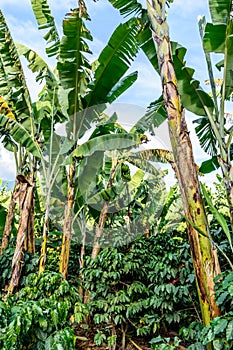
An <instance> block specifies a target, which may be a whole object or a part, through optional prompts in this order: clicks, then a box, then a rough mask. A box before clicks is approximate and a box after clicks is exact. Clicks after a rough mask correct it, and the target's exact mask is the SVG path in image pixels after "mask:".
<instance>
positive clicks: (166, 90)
mask: <svg viewBox="0 0 233 350" xmlns="http://www.w3.org/2000/svg"><path fill="white" fill-rule="evenodd" d="M110 2H111V3H113V5H114V6H115V7H117V8H118V9H120V10H121V12H124V14H131V15H132V13H133V14H135V9H136V13H137V14H136V15H137V16H139V17H140V16H141V17H143V18H144V23H145V27H147V28H148V23H149V22H151V26H152V35H149V34H148V29H147V32H146V34H145V33H143V32H142V34H141V36H139V40H141V43H142V45H141V46H142V49H143V50H144V52H145V53H146V55H147V56H148V58H149V59H150V60H151V63H152V64H153V66H154V68H155V70H156V71H157V72H159V74H160V76H161V80H162V85H163V98H164V103H165V107H166V111H167V116H168V123H169V130H170V139H171V143H172V148H173V156H174V163H175V168H176V174H177V178H178V181H179V184H180V190H181V196H182V200H183V205H184V211H185V215H186V217H188V218H189V219H190V221H194V222H195V223H196V226H198V227H201V228H202V230H203V231H204V232H205V236H201V235H199V234H198V232H197V231H196V230H195V229H194V227H193V226H192V225H190V224H189V223H188V224H187V226H188V235H189V240H190V246H191V251H192V257H193V262H194V270H195V274H196V280H197V287H198V293H199V301H200V306H201V310H202V317H203V321H204V323H205V324H209V323H210V319H211V318H212V317H214V316H217V315H218V314H219V309H218V307H217V305H216V303H215V301H214V298H213V292H214V277H215V275H216V271H215V266H216V265H217V266H218V261H217V260H216V261H214V260H213V254H212V249H213V247H212V246H211V242H210V239H209V238H208V235H209V232H208V226H207V220H206V216H205V211H204V207H203V203H202V199H201V195H200V188H199V183H198V176H197V170H196V166H195V163H194V159H193V154H192V146H191V141H190V139H189V134H188V131H187V127H186V122H185V117H184V107H185V108H187V109H189V110H192V111H194V112H196V113H197V114H199V115H204V116H205V115H206V113H207V108H209V109H210V110H213V108H214V105H213V102H212V100H211V98H210V96H208V94H206V93H205V92H204V91H203V90H202V89H201V88H200V84H199V82H197V81H195V80H194V79H193V73H194V71H193V70H192V69H190V68H188V67H186V66H185V63H184V61H183V59H184V55H185V52H186V50H185V49H184V48H182V47H181V46H180V45H178V44H177V43H170V39H169V33H168V25H167V22H166V14H165V13H166V11H165V7H166V1H152V4H151V3H150V2H149V1H148V2H147V9H148V16H149V20H150V21H148V16H147V15H145V11H142V9H141V6H140V5H138V4H137V1H131V2H130V3H128V2H127V4H126V1H118V0H113V1H110ZM170 2H171V1H170ZM152 38H153V39H152ZM152 40H153V41H154V47H156V50H157V54H156V52H155V50H154V49H153V45H151V41H152ZM181 135H182V137H181ZM207 261H208V263H207V264H206V262H207ZM209 348H211V344H210V345H209Z"/></svg>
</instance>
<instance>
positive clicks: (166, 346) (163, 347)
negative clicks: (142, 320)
mask: <svg viewBox="0 0 233 350" xmlns="http://www.w3.org/2000/svg"><path fill="white" fill-rule="evenodd" d="M179 343H180V340H179V338H177V337H175V338H174V340H173V341H171V339H170V338H163V337H161V336H160V335H159V336H158V337H156V338H153V339H151V341H150V344H151V347H152V349H153V350H175V349H177V346H178V345H179Z"/></svg>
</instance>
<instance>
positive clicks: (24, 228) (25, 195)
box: [8, 183, 34, 294]
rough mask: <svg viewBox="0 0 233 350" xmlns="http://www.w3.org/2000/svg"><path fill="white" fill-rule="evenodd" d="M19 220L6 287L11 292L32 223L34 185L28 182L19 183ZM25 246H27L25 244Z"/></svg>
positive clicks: (19, 270)
mask: <svg viewBox="0 0 233 350" xmlns="http://www.w3.org/2000/svg"><path fill="white" fill-rule="evenodd" d="M20 188H21V191H20V196H19V198H20V203H19V204H20V221H19V228H18V232H17V241H16V247H15V252H14V256H13V260H12V277H11V281H10V285H9V288H8V293H10V294H11V293H13V291H14V289H15V288H17V287H18V285H19V280H20V276H21V272H22V267H23V263H24V261H23V260H24V254H23V247H24V246H25V240H27V237H28V236H29V235H30V233H29V232H28V230H29V229H31V225H32V217H31V214H32V209H33V190H34V187H33V186H32V185H30V184H29V183H20ZM26 246H28V245H27V244H26Z"/></svg>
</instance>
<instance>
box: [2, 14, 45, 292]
mask: <svg viewBox="0 0 233 350" xmlns="http://www.w3.org/2000/svg"><path fill="white" fill-rule="evenodd" d="M0 18H1V21H0V22H1V23H0V27H1V28H0V32H1V34H0V47H1V58H0V75H1V85H0V95H1V102H2V104H1V115H0V132H1V135H2V136H3V141H4V143H5V145H7V146H8V149H10V150H12V151H14V154H15V157H16V165H17V171H18V175H17V184H16V186H15V191H14V193H13V195H12V200H11V203H10V207H9V211H8V215H7V218H6V225H5V230H4V238H3V242H2V247H3V248H6V247H7V245H8V241H9V238H10V234H11V228H12V222H13V217H14V210H15V201H16V197H18V200H19V210H20V221H19V226H18V233H17V243H16V250H15V254H14V258H13V261H12V279H11V283H10V287H9V292H12V291H13V289H14V288H15V287H17V285H18V281H19V277H20V274H21V269H22V264H23V247H24V248H26V249H27V250H29V251H30V252H34V246H35V244H34V239H35V238H34V231H33V228H34V224H33V190H34V187H35V168H36V162H37V161H36V159H39V158H40V155H41V152H40V148H39V146H38V143H37V141H36V140H35V137H34V135H35V134H36V129H35V118H34V111H33V108H32V103H31V99H30V95H29V91H28V89H27V85H26V81H25V78H24V74H23V70H22V66H21V62H20V60H19V56H18V52H17V49H16V46H15V43H14V42H13V40H12V38H11V35H10V32H9V29H8V27H7V24H6V22H5V19H4V16H3V14H2V12H0ZM9 146H10V148H9ZM25 166H26V168H27V169H25ZM25 171H26V172H25ZM17 191H18V194H19V195H16V194H17V193H16V192H17Z"/></svg>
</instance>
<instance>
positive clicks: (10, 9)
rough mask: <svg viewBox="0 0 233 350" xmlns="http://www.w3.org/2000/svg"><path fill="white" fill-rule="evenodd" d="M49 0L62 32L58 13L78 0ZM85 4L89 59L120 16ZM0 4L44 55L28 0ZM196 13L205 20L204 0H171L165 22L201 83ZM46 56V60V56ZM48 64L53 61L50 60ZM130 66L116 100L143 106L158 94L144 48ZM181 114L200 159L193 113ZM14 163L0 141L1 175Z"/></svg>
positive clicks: (17, 31)
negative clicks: (132, 79) (129, 78)
mask: <svg viewBox="0 0 233 350" xmlns="http://www.w3.org/2000/svg"><path fill="white" fill-rule="evenodd" d="M48 3H49V5H50V7H51V10H52V14H53V16H54V17H55V20H56V23H57V26H58V29H59V32H60V34H61V35H62V26H61V24H62V19H63V18H64V15H65V13H67V12H69V10H70V9H71V8H75V7H76V6H77V1H74V0H67V1H57V0H48ZM141 3H142V4H143V5H145V1H141ZM86 4H87V8H88V13H89V15H90V17H91V21H90V22H88V23H87V27H88V29H89V30H90V31H91V34H92V36H93V42H92V43H90V48H91V50H92V52H93V57H92V59H91V60H93V59H95V58H97V57H98V54H99V53H100V52H101V50H102V49H103V47H104V46H105V44H106V43H107V41H108V39H109V37H110V35H111V34H112V32H113V30H114V29H115V28H116V26H117V25H118V24H119V23H120V22H122V21H125V19H124V18H123V17H121V16H120V15H119V13H118V11H117V10H116V9H114V8H113V7H112V5H111V4H110V3H109V2H108V1H107V0H98V1H97V2H94V1H93V0H87V1H86ZM0 9H1V10H2V12H3V14H4V16H5V18H6V20H7V23H8V26H9V28H10V30H11V34H12V36H13V39H14V40H16V41H19V42H22V43H24V44H26V45H27V46H29V47H31V48H32V49H34V50H35V51H37V52H38V53H39V54H40V55H41V56H42V57H44V58H46V55H45V52H44V40H43V37H42V33H41V32H39V31H38V30H37V26H36V22H35V19H34V17H33V12H32V10H31V5H30V0H20V1H19V0H0ZM198 15H205V16H206V17H207V20H208V19H209V12H208V0H186V1H183V0H174V3H173V4H171V7H170V9H169V11H168V23H169V28H170V37H171V40H173V41H177V42H179V43H180V44H182V45H183V46H185V47H186V48H187V49H188V51H187V55H186V61H187V65H188V66H190V67H192V68H194V69H195V78H196V79H198V80H200V81H201V85H202V86H203V87H204V88H205V83H204V81H205V79H208V76H207V71H206V67H205V60H204V55H203V52H202V48H201V41H200V37H199V31H198V22H197V17H198ZM46 60H47V61H48V59H47V58H46ZM50 64H51V65H52V64H53V61H52V60H51V61H50ZM135 70H137V71H138V80H137V82H136V83H135V84H134V85H133V86H132V87H131V88H130V89H129V90H128V91H127V92H126V93H125V94H124V95H123V96H122V97H121V98H120V99H118V100H117V102H120V103H127V104H133V105H135V103H136V104H137V105H138V106H140V107H143V108H146V106H148V105H149V103H150V102H151V101H153V100H155V99H156V98H157V97H159V96H160V95H161V83H160V79H159V76H157V75H156V73H155V71H154V70H153V68H152V66H151V65H150V63H149V62H148V61H147V59H146V57H144V55H143V53H140V54H139V55H138V57H137V58H136V60H135V61H134V63H133V65H132V67H131V68H130V70H129V71H128V73H130V72H133V71H135ZM26 78H27V83H28V86H29V88H30V91H31V93H32V98H33V99H35V98H36V94H37V88H36V85H35V82H34V78H33V75H32V74H31V73H30V72H29V71H28V70H26ZM135 101H136V102H135ZM186 118H187V122H188V127H189V130H190V132H191V139H192V144H193V148H194V155H195V160H196V162H197V164H200V163H201V162H202V161H203V160H204V159H207V158H208V156H206V154H205V153H204V152H203V151H202V150H201V148H200V147H199V143H198V140H197V137H196V136H195V131H194V126H193V123H192V121H193V120H194V119H195V118H196V117H195V116H193V115H192V114H191V113H186ZM13 164H14V162H13V159H12V155H11V154H9V153H8V152H7V151H5V150H4V149H3V147H2V146H0V178H3V179H7V180H14V177H15V170H14V165H13ZM214 178H215V174H211V175H209V176H208V177H207V178H206V180H207V181H211V180H212V179H214ZM169 181H170V180H169ZM171 182H172V180H171Z"/></svg>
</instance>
